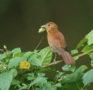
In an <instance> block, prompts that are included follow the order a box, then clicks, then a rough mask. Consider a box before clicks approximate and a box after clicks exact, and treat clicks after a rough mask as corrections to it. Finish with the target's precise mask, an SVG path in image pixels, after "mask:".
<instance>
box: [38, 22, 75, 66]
mask: <svg viewBox="0 0 93 90" xmlns="http://www.w3.org/2000/svg"><path fill="white" fill-rule="evenodd" d="M41 28H42V29H40V30H39V32H42V31H44V30H46V31H47V41H48V44H49V46H50V48H51V50H52V51H53V52H54V53H55V59H56V54H58V55H61V56H62V58H63V60H64V62H65V64H67V65H72V64H75V60H74V58H73V57H72V56H71V54H70V53H69V51H68V49H67V43H66V40H65V37H64V35H63V34H62V33H61V32H60V31H59V29H58V26H57V24H55V23H54V22H48V23H46V24H45V25H42V26H41ZM55 59H54V61H55Z"/></svg>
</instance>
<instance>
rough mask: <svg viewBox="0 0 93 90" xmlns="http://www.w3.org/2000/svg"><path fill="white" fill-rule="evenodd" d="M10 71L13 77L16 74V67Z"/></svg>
mask: <svg viewBox="0 0 93 90" xmlns="http://www.w3.org/2000/svg"><path fill="white" fill-rule="evenodd" d="M11 72H12V74H13V77H15V76H17V73H18V72H17V70H16V69H11Z"/></svg>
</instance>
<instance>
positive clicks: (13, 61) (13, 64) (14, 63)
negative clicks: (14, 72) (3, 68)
mask: <svg viewBox="0 0 93 90" xmlns="http://www.w3.org/2000/svg"><path fill="white" fill-rule="evenodd" d="M24 60H26V58H24V57H15V58H11V59H10V62H9V64H8V69H10V68H13V67H17V66H18V65H19V63H20V62H22V61H24Z"/></svg>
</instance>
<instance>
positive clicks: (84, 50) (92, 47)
mask: <svg viewBox="0 0 93 90" xmlns="http://www.w3.org/2000/svg"><path fill="white" fill-rule="evenodd" d="M91 49H93V44H91V45H86V46H85V47H84V48H83V49H82V52H86V51H89V50H91Z"/></svg>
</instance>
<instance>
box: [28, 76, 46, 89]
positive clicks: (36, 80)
mask: <svg viewBox="0 0 93 90" xmlns="http://www.w3.org/2000/svg"><path fill="white" fill-rule="evenodd" d="M46 82H47V78H45V77H40V76H39V77H37V78H36V79H35V80H34V81H33V82H31V83H30V84H29V87H28V88H30V87H31V86H32V85H34V84H43V83H46Z"/></svg>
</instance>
